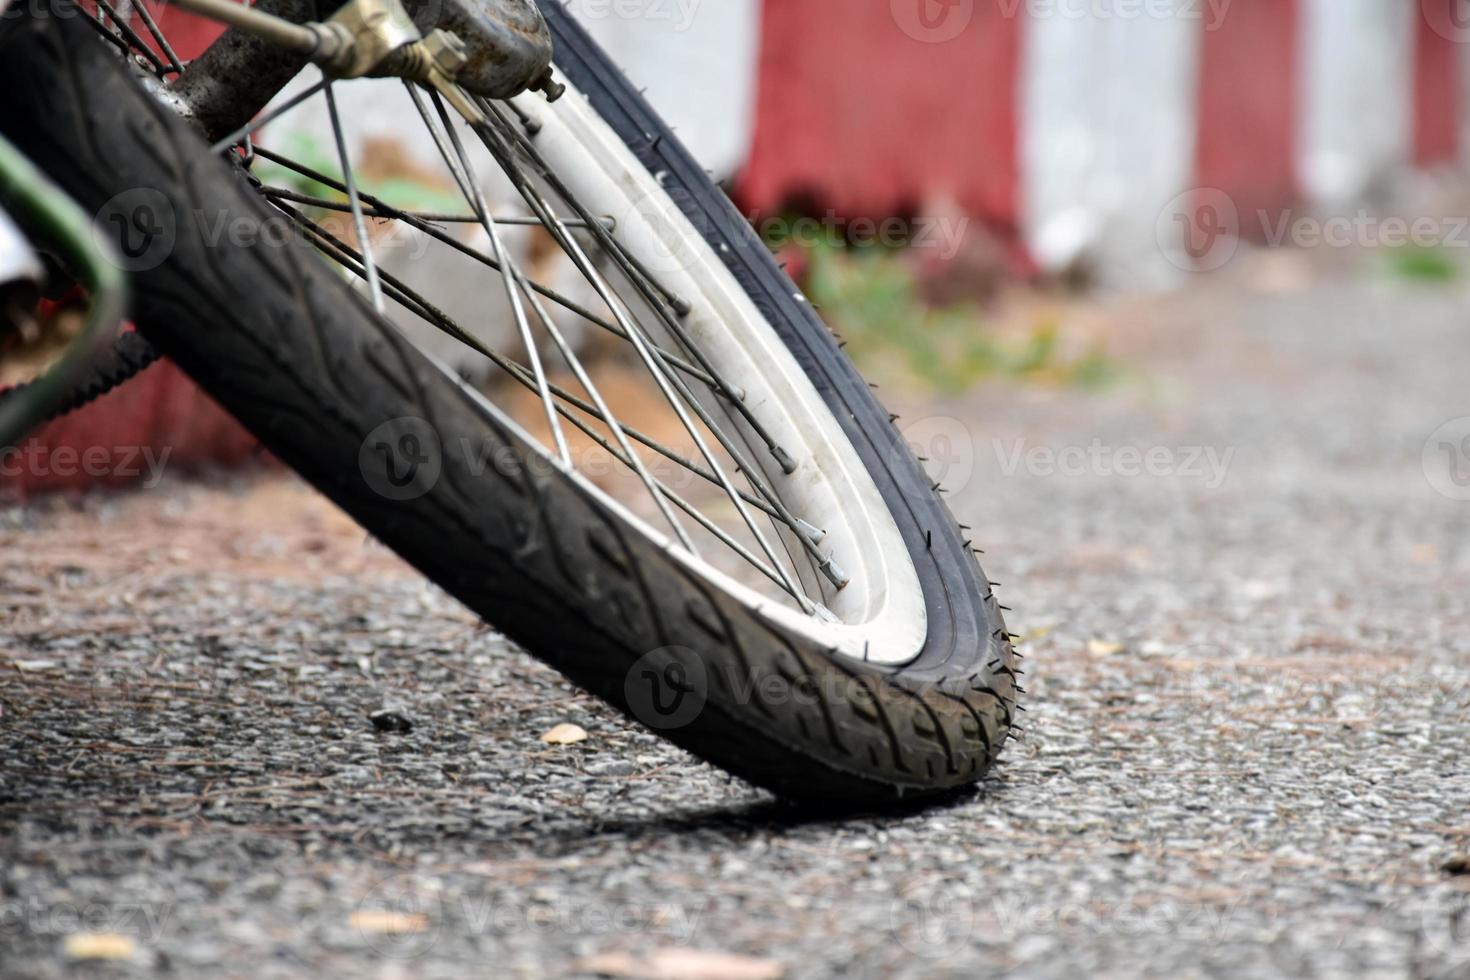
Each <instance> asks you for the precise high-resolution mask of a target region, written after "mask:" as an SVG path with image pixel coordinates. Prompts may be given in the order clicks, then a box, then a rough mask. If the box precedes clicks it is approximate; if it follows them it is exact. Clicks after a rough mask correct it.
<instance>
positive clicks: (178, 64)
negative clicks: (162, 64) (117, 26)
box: [133, 0, 184, 75]
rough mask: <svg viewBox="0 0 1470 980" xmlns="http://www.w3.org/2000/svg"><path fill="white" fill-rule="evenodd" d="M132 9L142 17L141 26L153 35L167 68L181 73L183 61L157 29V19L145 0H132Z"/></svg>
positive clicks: (175, 72) (177, 73) (178, 73)
mask: <svg viewBox="0 0 1470 980" xmlns="http://www.w3.org/2000/svg"><path fill="white" fill-rule="evenodd" d="M133 9H134V10H136V11H137V12H138V16H139V17H141V18H142V19H143V26H145V27H147V28H148V33H149V34H151V35H153V41H154V43H155V44H157V45H158V50H160V51H162V52H163V56H164V57H165V58H167V59H168V65H169V69H170V70H171V71H172V72H174V74H176V75H182V74H183V73H184V63H183V62H182V61H180V60H179V56H178V55H177V54H175V53H174V49H173V46H172V45H170V44H169V43H168V38H166V37H164V36H163V31H160V30H159V29H158V23H157V21H155V20H154V19H153V15H152V14H151V13H149V12H148V4H147V3H146V2H145V0H133Z"/></svg>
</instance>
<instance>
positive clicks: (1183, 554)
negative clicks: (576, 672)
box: [0, 266, 1470, 980]
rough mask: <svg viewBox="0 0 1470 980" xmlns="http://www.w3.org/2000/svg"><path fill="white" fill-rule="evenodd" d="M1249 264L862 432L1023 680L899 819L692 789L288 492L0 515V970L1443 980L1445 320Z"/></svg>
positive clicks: (132, 496)
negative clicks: (975, 787) (551, 738)
mask: <svg viewBox="0 0 1470 980" xmlns="http://www.w3.org/2000/svg"><path fill="white" fill-rule="evenodd" d="M1279 271H1280V270H1279V269H1277V270H1273V269H1267V268H1264V267H1263V268H1262V269H1254V268H1245V269H1241V270H1237V271H1236V272H1234V273H1232V274H1227V275H1221V276H1218V277H1214V278H1211V279H1208V280H1206V281H1203V282H1200V283H1198V284H1196V285H1195V287H1194V288H1192V289H1191V290H1189V291H1187V292H1184V293H1181V294H1179V295H1176V296H1171V297H1165V298H1162V299H1153V300H1146V301H1145V300H1130V299H1127V298H1111V299H1100V300H1097V301H1096V302H1094V303H1092V304H1090V305H1089V306H1088V307H1087V309H1086V310H1085V316H1084V315H1081V314H1077V318H1078V320H1079V322H1085V323H1086V324H1087V325H1088V326H1087V329H1090V330H1095V331H1097V332H1098V334H1099V335H1102V336H1106V337H1107V338H1108V343H1109V350H1110V356H1111V357H1112V358H1113V359H1114V360H1115V361H1116V363H1118V364H1119V365H1121V366H1122V368H1123V375H1124V376H1123V377H1122V379H1121V380H1120V381H1119V382H1118V383H1116V384H1114V385H1112V386H1111V387H1108V388H1105V389H1100V390H1093V389H1082V388H1059V387H1054V386H1047V385H1036V384H1025V383H1016V382H987V383H985V384H983V385H980V386H978V387H977V389H976V390H975V391H974V392H972V393H970V394H967V395H965V396H962V397H954V398H950V399H944V400H935V399H924V398H921V397H919V396H916V395H904V396H899V397H898V398H897V399H896V400H897V401H898V402H899V405H898V408H899V409H900V410H901V411H902V413H903V416H904V424H905V425H906V426H908V432H909V434H910V437H911V439H912V440H913V441H914V442H915V443H916V444H918V445H920V446H921V447H922V448H924V449H925V451H926V453H927V454H928V455H930V456H931V458H932V459H933V460H934V462H933V464H932V465H934V466H935V467H937V468H939V470H940V472H939V473H938V474H937V475H939V476H942V477H943V478H944V480H945V482H946V485H947V486H948V487H949V488H950V489H951V491H952V500H953V505H954V507H955V509H956V511H957V512H958V513H959V514H960V515H961V518H962V519H963V520H965V521H966V523H968V524H972V525H974V527H975V528H976V530H977V534H978V537H979V542H978V543H979V544H980V545H981V546H982V547H984V548H985V550H986V552H987V555H986V566H987V571H988V572H989V573H990V577H991V578H993V579H996V580H997V581H999V582H1001V583H1002V586H1001V594H1002V596H1003V597H1004V600H1005V602H1006V604H1007V605H1008V606H1010V607H1012V608H1013V609H1014V610H1015V611H1014V613H1013V614H1012V616H1011V621H1010V625H1011V628H1012V630H1013V631H1014V632H1016V633H1019V634H1022V635H1023V636H1025V637H1026V642H1025V643H1024V645H1023V647H1022V650H1023V652H1025V653H1026V654H1027V659H1026V661H1025V666H1026V668H1027V684H1026V687H1027V689H1028V692H1029V694H1028V696H1027V700H1026V704H1027V707H1028V708H1029V712H1028V713H1027V714H1026V715H1025V720H1024V721H1023V722H1022V724H1023V726H1024V728H1025V734H1024V737H1023V738H1022V739H1021V740H1020V741H1019V742H1016V743H1013V744H1012V745H1011V746H1010V747H1009V749H1008V752H1007V755H1006V756H1005V758H1004V760H1003V763H1002V765H1001V766H1000V767H999V768H998V770H997V771H996V773H995V774H994V775H993V776H992V777H991V778H989V779H988V780H987V781H986V782H985V783H984V785H983V786H982V787H981V788H980V789H979V791H978V792H976V793H975V794H973V795H971V796H969V797H967V798H965V799H962V800H959V801H957V802H954V803H952V804H949V805H947V806H943V807H938V808H933V809H928V810H923V811H919V812H910V813H901V814H886V815H871V814H870V815H858V816H854V817H851V818H848V819H834V818H831V817H814V816H810V815H805V814H801V813H798V812H793V811H791V810H788V809H786V808H784V807H783V806H781V805H780V804H778V803H776V802H775V801H773V800H772V799H770V798H769V797H768V796H767V795H765V794H764V793H762V792H760V791H757V790H754V789H752V788H750V787H748V786H746V785H744V784H742V783H740V782H738V781H735V780H733V779H731V778H729V777H727V776H725V775H723V774H722V773H720V772H718V771H716V770H714V769H711V768H709V767H707V766H705V765H703V764H700V763H698V762H696V761H694V760H693V759H691V758H690V757H688V756H686V755H684V754H683V753H681V752H680V751H678V750H676V749H674V748H672V747H670V746H668V745H667V744H665V743H663V742H662V741H661V740H659V739H658V738H657V737H655V736H653V735H651V734H648V733H646V732H644V731H642V730H640V729H638V728H635V727H633V726H631V725H629V724H628V723H626V722H624V721H623V720H621V718H619V717H618V716H616V715H614V714H613V713H612V712H610V711H608V710H607V709H605V708H603V707H602V706H600V705H599V704H597V703H596V702H594V701H592V700H591V699H589V698H587V697H586V696H584V695H581V694H579V693H578V692H576V691H575V690H574V689H572V688H571V687H569V686H568V685H567V684H566V683H564V682H563V681H562V680H560V679H559V677H557V676H556V675H554V674H553V673H551V672H550V671H548V670H547V669H545V668H543V667H541V666H539V665H538V664H537V663H536V662H534V661H533V660H531V659H530V658H529V657H527V656H526V655H524V654H523V653H521V652H519V651H518V650H516V649H514V648H513V647H511V646H510V645H509V644H507V643H506V642H505V641H504V640H503V639H502V638H500V637H498V636H497V635H496V634H495V633H494V632H493V631H491V630H489V629H487V628H485V627H482V626H481V625H479V624H478V623H476V622H475V621H474V620H473V618H471V617H470V616H469V615H468V614H466V613H465V612H464V611H463V610H462V609H460V608H459V607H458V606H457V605H455V604H454V603H453V602H451V601H450V600H448V599H447V598H445V597H444V596H443V595H442V594H441V593H439V592H438V591H437V590H436V589H434V588H432V587H431V586H429V585H427V584H426V583H425V582H424V581H422V579H421V578H419V577H418V576H417V575H415V574H414V573H413V572H411V571H410V570H408V569H407V568H405V567H404V566H402V565H401V564H400V563H398V562H397V560H396V559H394V558H393V557H392V556H391V555H389V554H387V553H386V552H384V551H383V550H382V549H381V548H379V547H378V546H376V545H375V544H374V543H372V542H371V541H368V540H366V539H365V537H364V535H363V533H362V532H361V531H360V530H357V529H356V528H354V527H353V526H352V525H350V524H349V523H348V522H347V521H346V520H345V519H344V518H342V517H341V516H340V515H339V514H337V513H336V512H335V511H333V510H332V509H331V508H330V507H329V506H327V505H325V504H324V503H322V502H321V501H320V500H319V499H318V498H316V497H315V496H314V495H312V494H311V493H310V492H309V491H307V490H305V489H304V488H302V487H301V486H299V485H298V484H296V483H295V482H294V480H292V479H291V478H290V477H288V476H284V475H281V474H269V473H268V474H265V475H255V476H249V477H240V476H235V477H213V478H210V479H205V480H198V479H184V478H181V477H177V476H171V477H170V478H169V479H166V480H165V481H164V482H163V483H162V484H161V485H160V486H159V487H157V488H155V489H150V490H143V491H137V492H133V493H128V494H123V495H114V496H94V495H87V496H84V497H82V498H80V499H71V498H50V499H47V500H44V501H36V502H31V503H29V504H26V505H23V506H11V507H8V508H7V509H4V510H0V608H3V613H0V975H4V976H7V977H31V976H34V977H53V976H70V975H125V976H143V975H149V974H152V973H155V972H166V973H169V974H171V975H177V976H195V975H205V974H208V975H220V974H224V975H232V976H241V977H246V976H248V977H275V976H280V977H295V976H352V977H399V976H402V977H454V978H461V977H465V976H496V977H500V976H546V975H552V976H561V975H583V974H586V975H595V974H598V973H601V974H604V975H644V976H678V977H686V976H696V977H697V976H704V977H708V978H712V980H725V978H730V980H733V978H741V977H751V978H753V977H777V976H784V977H792V978H796V977H823V976H838V975H840V976H845V977H846V976H850V977H880V976H914V977H919V976H956V977H961V976H963V977H970V976H1016V977H1057V978H1072V977H1078V976H1117V977H1136V976H1167V977H1191V976H1252V977H1257V976H1323V977H1343V976H1374V977H1379V976H1381V977H1458V976H1467V977H1470V761H1467V748H1470V603H1467V596H1470V534H1467V530H1470V385H1467V383H1466V376H1467V370H1470V327H1467V322H1470V318H1467V312H1470V288H1467V287H1466V286H1464V285H1455V284H1448V285H1434V284H1424V283H1414V282H1407V281H1395V280H1393V279H1391V278H1388V277H1385V276H1382V275H1378V274H1374V273H1370V272H1367V271H1364V269H1363V268H1358V267H1356V266H1355V267H1353V268H1351V269H1346V270H1337V271H1335V272H1333V273H1332V274H1329V275H1325V276H1317V275H1312V276H1309V277H1304V278H1302V279H1301V281H1286V282H1283V279H1282V276H1281V275H1279V274H1278V273H1279ZM1287 279H1288V280H1290V277H1287ZM1073 312H1074V313H1075V310H1074V311H1073ZM560 724H573V725H577V726H579V727H581V728H582V729H583V730H585V732H586V734H587V738H586V739H585V740H583V741H578V742H575V743H573V744H566V745H552V744H547V743H546V742H544V741H543V740H542V736H543V735H544V734H545V733H547V732H548V731H549V730H550V729H552V728H553V727H554V726H557V725H560Z"/></svg>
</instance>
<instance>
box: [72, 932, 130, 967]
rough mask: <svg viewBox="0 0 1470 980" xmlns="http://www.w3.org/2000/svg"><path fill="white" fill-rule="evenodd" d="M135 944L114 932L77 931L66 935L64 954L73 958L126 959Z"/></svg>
mask: <svg viewBox="0 0 1470 980" xmlns="http://www.w3.org/2000/svg"><path fill="white" fill-rule="evenodd" d="M135 948H136V944H135V943H134V942H133V937H132V936H124V935H121V934H119V933H115V932H79V933H76V934H74V935H71V936H67V937H66V955H67V956H69V957H71V958H72V959H74V960H128V959H132V958H133V950H134V949H135Z"/></svg>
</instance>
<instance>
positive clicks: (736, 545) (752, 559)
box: [276, 203, 806, 602]
mask: <svg viewBox="0 0 1470 980" xmlns="http://www.w3.org/2000/svg"><path fill="white" fill-rule="evenodd" d="M276 206H277V207H278V208H279V209H280V210H281V211H282V212H283V213H285V214H286V215H287V216H288V217H289V218H291V220H292V221H293V222H294V223H296V224H297V226H298V227H300V228H301V229H302V230H303V231H305V232H306V233H307V235H308V236H309V237H310V238H311V239H312V240H313V241H315V242H316V243H317V244H318V246H319V247H320V248H321V249H322V250H323V251H324V252H325V253H327V254H328V255H329V256H330V257H331V258H332V259H333V260H334V261H336V262H337V263H338V264H339V265H341V266H342V267H343V268H345V269H347V270H348V271H349V272H351V273H353V274H354V275H356V276H357V277H358V278H362V277H363V276H364V271H363V265H362V256H361V255H360V254H359V253H358V252H357V251H356V250H354V249H353V248H352V247H351V246H350V245H348V244H347V243H346V242H343V241H342V240H341V239H339V238H337V237H336V236H335V235H333V234H332V233H331V232H329V231H327V230H326V229H324V228H322V227H321V226H319V225H317V224H316V223H315V222H313V221H312V220H311V219H309V218H307V217H306V216H305V215H303V214H301V212H299V211H297V210H296V209H294V208H292V207H289V206H288V205H284V204H280V203H277V205H276ZM384 289H385V292H386V293H387V295H388V296H389V297H390V298H392V299H393V300H394V301H395V302H397V303H398V304H399V305H401V306H402V307H403V308H404V309H405V310H407V311H409V312H410V313H412V314H414V315H415V316H417V317H420V318H421V319H423V320H424V321H425V322H426V323H429V324H431V325H433V326H435V327H437V328H438V329H440V330H443V331H444V332H445V333H447V334H449V335H450V336H452V337H454V338H455V339H457V340H459V341H460V342H461V343H463V344H464V345H465V346H467V347H469V348H470V349H472V350H474V351H476V352H477V353H480V354H482V355H484V356H485V357H486V358H488V359H489V360H490V361H491V362H492V363H494V364H495V365H496V366H497V367H499V368H501V369H502V370H504V371H505V372H506V373H507V374H508V375H510V377H511V378H512V379H513V380H515V381H516V382H518V383H519V384H520V385H521V386H522V387H524V388H525V389H526V390H527V391H531V392H535V391H536V381H535V378H534V377H533V375H532V373H531V372H530V371H529V370H527V369H526V368H525V367H524V366H523V365H521V364H517V363H516V362H515V361H513V360H511V359H510V358H507V357H506V356H505V355H503V354H500V353H497V352H496V351H494V350H493V349H491V348H489V347H486V346H485V345H484V344H483V343H482V342H481V341H480V340H479V339H478V338H476V337H474V336H472V335H471V334H470V333H469V332H468V331H466V330H465V329H464V328H462V327H460V326H459V325H458V324H456V323H455V322H454V321H453V319H452V318H450V317H449V315H448V314H446V313H444V312H443V311H442V310H439V309H437V308H436V307H435V306H434V305H433V304H432V303H430V302H429V301H428V300H427V299H425V298H424V297H423V296H421V295H419V294H418V293H417V292H415V291H414V290H413V289H412V288H410V287H409V286H407V285H405V284H404V283H402V282H400V281H399V280H398V279H396V278H395V277H394V276H392V275H389V274H386V273H385V274H384ZM551 389H552V391H553V393H554V394H555V395H556V396H557V398H559V399H561V401H564V402H566V403H568V404H570V405H573V406H575V407H576V408H577V409H578V410H580V411H582V412H584V413H586V414H587V415H590V416H592V417H593V418H596V419H597V420H598V421H600V422H602V423H603V424H605V425H609V426H611V425H612V424H614V423H613V422H612V421H611V416H610V415H604V414H601V413H599V411H598V409H597V408H596V407H595V406H594V405H591V404H589V403H587V402H586V401H583V400H582V399H580V398H578V397H577V396H575V395H573V394H571V393H570V392H568V391H565V390H564V389H562V388H560V387H558V386H556V385H551ZM556 407H557V412H558V413H559V414H560V415H561V416H562V417H563V418H565V419H566V420H567V421H568V422H570V423H571V424H572V425H573V426H575V427H576V428H577V429H578V430H579V431H581V432H582V433H584V434H585V435H586V436H587V437H588V438H590V439H592V440H593V441H594V442H596V443H597V444H598V445H599V446H601V447H602V448H603V449H604V450H605V451H607V452H608V453H609V454H610V455H612V456H613V457H614V458H615V459H617V460H618V461H619V462H621V463H623V465H625V466H628V467H629V468H630V469H631V468H634V466H635V464H634V463H633V462H632V460H633V459H636V458H637V456H636V454H635V453H634V452H633V451H632V450H631V447H627V448H626V449H625V450H624V451H621V452H620V451H619V450H618V449H616V448H615V447H613V446H612V445H611V444H610V443H609V442H608V441H607V440H606V439H605V438H603V437H602V436H601V435H600V434H599V433H598V432H597V431H596V430H595V429H593V428H592V427H591V426H590V425H589V424H588V423H587V422H586V421H585V420H583V419H582V418H580V417H578V416H577V415H576V414H575V413H574V412H572V411H571V410H570V409H569V408H567V407H566V405H563V404H560V403H558V404H557V406H556ZM619 428H620V429H621V430H622V431H623V432H624V433H626V435H627V436H628V437H629V438H631V439H632V440H633V441H635V442H638V443H641V444H642V445H644V446H647V447H648V448H650V449H652V450H654V451H655V452H658V453H659V454H660V455H662V456H664V457H665V458H667V459H669V460H671V461H673V462H675V463H677V464H679V465H680V466H682V467H684V468H685V469H687V470H689V471H690V472H693V473H695V474H696V475H698V476H700V477H701V478H703V479H704V480H706V481H707V482H709V483H710V484H712V485H715V486H719V481H718V478H717V477H716V476H715V474H714V473H712V472H710V471H709V470H706V469H703V468H701V467H700V466H699V465H698V464H696V463H694V462H692V461H690V460H688V459H686V458H685V457H683V456H681V455H679V454H678V453H677V452H675V451H674V450H672V449H669V448H668V447H667V446H664V445H663V444H662V443H660V442H658V441H657V440H656V439H653V438H652V437H651V436H648V435H646V434H644V433H643V432H640V431H639V430H638V429H636V428H634V427H632V426H626V425H621V424H619ZM625 447H626V443H625ZM650 479H651V480H652V483H653V485H654V487H656V488H657V491H658V493H659V494H660V495H662V496H664V497H666V498H667V499H668V500H669V501H670V502H671V503H673V504H674V505H675V506H676V507H678V508H679V509H680V510H682V511H684V512H685V513H686V514H688V515H689V516H690V517H692V518H693V519H694V520H695V521H696V522H697V523H698V524H699V525H700V526H701V527H703V528H705V530H707V531H709V532H710V533H711V534H712V535H714V536H715V537H716V538H718V539H719V540H720V541H721V542H722V543H723V544H725V545H726V546H727V547H729V548H730V549H731V550H732V551H734V552H735V553H736V554H737V555H738V556H739V557H741V558H742V559H744V560H745V561H746V562H748V563H749V564H750V565H752V566H753V567H754V568H756V569H757V570H758V571H759V572H760V573H761V574H762V575H764V576H765V577H766V578H769V579H770V580H771V581H772V582H774V583H775V584H776V585H778V586H780V587H781V588H782V589H783V590H784V591H786V592H788V593H789V594H790V595H791V596H792V598H793V599H796V600H797V601H798V602H804V601H806V600H805V597H804V596H803V595H802V594H801V593H799V592H796V591H793V590H792V588H791V586H790V584H789V583H788V581H787V580H786V579H785V578H783V576H782V575H781V573H780V572H779V571H777V570H776V568H773V567H772V566H771V565H769V564H767V563H766V562H764V561H762V560H761V559H760V558H759V557H757V556H756V555H755V554H753V553H752V552H751V551H750V549H748V548H746V547H745V546H744V545H742V544H740V542H738V541H736V540H735V539H734V538H733V537H731V536H730V534H729V533H728V532H726V531H725V530H724V529H723V528H721V527H719V525H718V524H716V523H715V522H714V521H713V520H711V519H710V518H709V517H707V516H706V515H705V514H704V513H703V512H702V511H700V510H699V509H698V508H697V507H695V506H694V505H693V504H691V503H689V501H687V500H685V499H684V498H683V497H681V496H680V495H679V494H678V493H677V492H675V491H674V490H673V489H671V488H670V487H669V486H668V485H667V484H665V483H663V482H662V481H660V480H658V479H657V478H654V477H651V476H650ZM741 496H742V497H743V498H744V499H745V501H746V503H748V504H749V505H750V506H752V507H756V508H758V509H761V510H763V511H765V513H766V514H767V516H769V517H770V518H771V519H773V520H782V518H781V516H780V515H779V514H778V513H777V512H776V511H775V510H774V509H773V508H771V507H770V505H769V504H766V503H765V502H764V501H762V500H759V499H757V498H756V497H753V496H750V495H749V494H746V493H744V492H742V494H741ZM798 523H799V522H798ZM792 530H793V531H795V532H797V533H801V532H802V529H801V528H800V527H799V526H792Z"/></svg>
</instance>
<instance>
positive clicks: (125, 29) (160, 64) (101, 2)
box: [97, 0, 169, 74]
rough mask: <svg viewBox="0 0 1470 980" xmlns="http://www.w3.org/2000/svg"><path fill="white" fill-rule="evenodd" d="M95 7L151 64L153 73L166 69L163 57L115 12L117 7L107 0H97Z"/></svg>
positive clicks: (161, 72) (162, 71) (140, 0)
mask: <svg viewBox="0 0 1470 980" xmlns="http://www.w3.org/2000/svg"><path fill="white" fill-rule="evenodd" d="M138 2H139V3H141V2H142V0H138ZM97 9H98V10H100V11H104V12H106V14H107V19H108V20H110V21H112V23H113V26H114V27H116V28H117V30H118V33H119V34H121V35H122V36H123V39H124V40H126V41H127V42H128V44H129V45H131V46H132V47H133V49H134V50H136V51H137V53H138V54H140V55H142V56H143V57H144V58H146V59H148V61H149V62H151V63H152V64H153V70H154V72H155V73H157V74H163V73H164V72H165V71H167V70H168V67H169V66H168V65H166V64H164V61H163V59H162V58H160V57H159V56H158V55H157V54H156V53H154V51H153V49H152V48H150V47H149V46H148V42H146V41H144V40H143V39H142V38H141V37H139V36H138V32H137V31H135V30H133V25H131V24H129V23H128V22H127V20H126V19H125V18H124V17H123V16H122V15H121V14H119V13H118V12H117V8H115V7H113V5H112V4H110V3H108V2H107V0H97Z"/></svg>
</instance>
